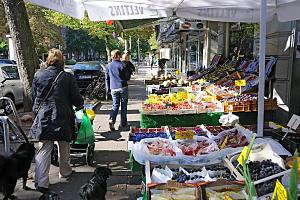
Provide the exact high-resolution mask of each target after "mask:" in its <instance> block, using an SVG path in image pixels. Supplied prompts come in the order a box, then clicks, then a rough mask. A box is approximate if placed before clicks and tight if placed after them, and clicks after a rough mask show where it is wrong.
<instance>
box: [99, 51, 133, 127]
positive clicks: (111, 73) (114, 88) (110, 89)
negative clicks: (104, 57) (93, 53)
mask: <svg viewBox="0 0 300 200" xmlns="http://www.w3.org/2000/svg"><path fill="white" fill-rule="evenodd" d="M111 56H112V62H111V63H110V64H108V66H107V68H106V77H105V79H106V90H107V93H111V96H112V101H113V105H112V110H111V113H110V117H109V128H110V130H111V131H114V130H115V123H116V118H117V115H118V111H119V107H120V104H121V124H120V128H122V129H123V128H128V122H127V103H128V84H127V81H128V80H129V79H128V77H127V74H126V71H125V70H124V69H125V67H126V66H125V65H124V64H123V63H122V62H121V60H120V59H121V52H120V51H119V50H113V51H112V52H111Z"/></svg>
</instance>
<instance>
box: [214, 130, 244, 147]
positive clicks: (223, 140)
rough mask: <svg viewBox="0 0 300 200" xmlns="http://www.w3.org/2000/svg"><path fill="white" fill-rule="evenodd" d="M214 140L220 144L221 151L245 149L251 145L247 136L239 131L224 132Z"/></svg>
mask: <svg viewBox="0 0 300 200" xmlns="http://www.w3.org/2000/svg"><path fill="white" fill-rule="evenodd" d="M213 140H214V141H215V142H216V143H217V144H218V147H219V149H220V150H222V149H225V148H230V147H231V148H236V147H243V146H247V145H248V144H249V141H248V139H247V138H246V136H245V135H244V134H242V133H240V132H239V131H238V130H237V129H232V130H229V131H224V132H222V133H220V134H219V135H218V136H216V137H214V138H213Z"/></svg>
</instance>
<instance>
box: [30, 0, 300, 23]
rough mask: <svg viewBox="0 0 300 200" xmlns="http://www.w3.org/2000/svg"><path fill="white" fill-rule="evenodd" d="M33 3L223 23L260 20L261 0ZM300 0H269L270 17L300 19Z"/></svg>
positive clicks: (98, 17) (95, 15) (103, 16)
mask: <svg viewBox="0 0 300 200" xmlns="http://www.w3.org/2000/svg"><path fill="white" fill-rule="evenodd" d="M26 1H28V2H31V3H33V4H37V5H40V6H42V7H46V8H50V9H52V10H55V11H58V12H61V13H64V14H66V15H70V16H72V17H74V18H77V19H83V18H84V13H85V11H87V13H88V16H89V18H90V20H92V21H105V20H130V19H145V18H160V17H167V16H172V15H173V14H176V16H178V17H183V18H194V19H201V20H209V21H223V22H258V21H259V12H260V7H261V2H260V0H106V1H105V0H26ZM299 8H300V0H267V9H268V12H267V13H268V14H267V17H268V18H271V17H272V16H273V15H274V14H275V13H276V14H277V16H278V19H279V21H290V20H296V19H299V18H300V12H299Z"/></svg>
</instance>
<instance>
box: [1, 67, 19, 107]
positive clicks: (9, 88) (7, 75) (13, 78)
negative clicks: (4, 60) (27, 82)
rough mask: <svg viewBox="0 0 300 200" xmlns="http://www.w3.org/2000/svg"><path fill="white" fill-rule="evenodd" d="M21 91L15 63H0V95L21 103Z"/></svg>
mask: <svg viewBox="0 0 300 200" xmlns="http://www.w3.org/2000/svg"><path fill="white" fill-rule="evenodd" d="M23 91H24V89H23V84H22V81H21V79H20V76H19V72H18V67H17V65H13V64H0V96H1V97H9V98H11V99H12V100H13V102H14V103H15V104H16V105H19V104H22V103H23Z"/></svg>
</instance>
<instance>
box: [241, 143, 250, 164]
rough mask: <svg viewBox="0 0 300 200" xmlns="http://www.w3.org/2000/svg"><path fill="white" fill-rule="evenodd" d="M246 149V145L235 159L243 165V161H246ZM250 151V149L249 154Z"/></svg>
mask: <svg viewBox="0 0 300 200" xmlns="http://www.w3.org/2000/svg"><path fill="white" fill-rule="evenodd" d="M247 151H248V147H244V148H243V150H242V152H241V154H240V155H239V157H238V159H237V161H238V162H239V164H240V165H243V163H244V161H245V162H246V161H247V160H245V159H246V156H247ZM251 152H252V151H250V154H251Z"/></svg>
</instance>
